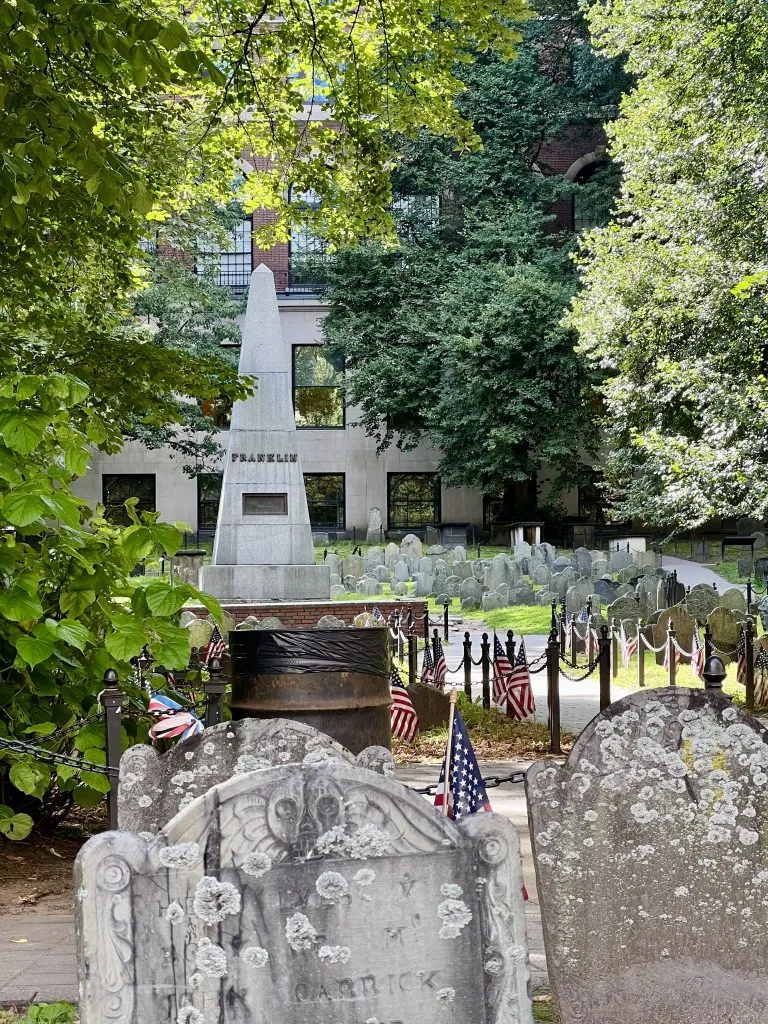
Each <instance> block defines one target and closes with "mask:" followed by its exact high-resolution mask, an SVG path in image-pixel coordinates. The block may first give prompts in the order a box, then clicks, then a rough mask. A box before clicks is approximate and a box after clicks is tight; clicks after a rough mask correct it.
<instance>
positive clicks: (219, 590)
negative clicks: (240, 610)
mask: <svg viewBox="0 0 768 1024" xmlns="http://www.w3.org/2000/svg"><path fill="white" fill-rule="evenodd" d="M200 589H201V590H202V591H204V592H205V593H206V594H211V595H212V596H213V597H215V598H218V600H219V601H327V600H329V599H330V596H331V569H330V566H328V565H204V566H203V568H202V569H201V570H200Z"/></svg>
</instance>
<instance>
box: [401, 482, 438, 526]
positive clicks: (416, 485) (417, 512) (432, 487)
mask: <svg viewBox="0 0 768 1024" xmlns="http://www.w3.org/2000/svg"><path fill="white" fill-rule="evenodd" d="M388 483H389V502H388V506H389V507H388V519H389V528H390V529H391V530H398V529H400V530H407V529H408V528H409V527H414V528H419V527H422V528H423V527H425V526H436V525H437V524H438V523H439V522H440V478H439V477H438V475H437V473H390V474H389V476H388Z"/></svg>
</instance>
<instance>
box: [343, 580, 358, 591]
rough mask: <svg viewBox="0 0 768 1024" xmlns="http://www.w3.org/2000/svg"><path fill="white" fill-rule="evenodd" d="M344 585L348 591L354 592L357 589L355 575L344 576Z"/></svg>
mask: <svg viewBox="0 0 768 1024" xmlns="http://www.w3.org/2000/svg"><path fill="white" fill-rule="evenodd" d="M344 586H345V587H346V589H347V590H348V591H349V593H354V591H356V590H357V576H345V577H344Z"/></svg>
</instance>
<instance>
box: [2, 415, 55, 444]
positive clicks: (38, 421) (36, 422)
mask: <svg viewBox="0 0 768 1024" xmlns="http://www.w3.org/2000/svg"><path fill="white" fill-rule="evenodd" d="M48 422H49V421H48V417H47V416H46V415H45V414H44V413H42V412H34V411H32V410H30V409H20V410H19V411H13V412H10V411H8V412H0V437H2V438H3V440H4V441H5V443H6V445H7V446H8V447H9V448H11V449H13V451H15V452H19V453H20V454H21V455H28V454H29V453H30V452H31V451H34V449H35V448H37V446H38V445H39V444H40V442H41V441H42V439H43V435H44V434H45V430H46V427H47V426H48Z"/></svg>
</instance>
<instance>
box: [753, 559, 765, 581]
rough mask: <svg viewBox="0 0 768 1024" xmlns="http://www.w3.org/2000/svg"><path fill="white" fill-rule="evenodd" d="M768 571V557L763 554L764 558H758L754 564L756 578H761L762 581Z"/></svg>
mask: <svg viewBox="0 0 768 1024" xmlns="http://www.w3.org/2000/svg"><path fill="white" fill-rule="evenodd" d="M766 573H768V558H766V557H765V556H763V557H762V558H756V559H755V565H754V576H755V579H756V580H759V581H760V582H761V583H762V581H763V580H764V579H765V577H766Z"/></svg>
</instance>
